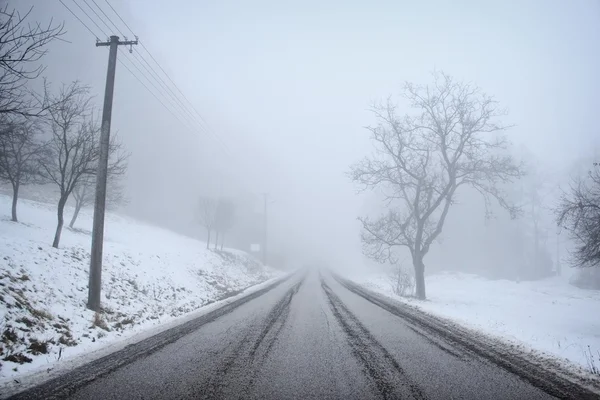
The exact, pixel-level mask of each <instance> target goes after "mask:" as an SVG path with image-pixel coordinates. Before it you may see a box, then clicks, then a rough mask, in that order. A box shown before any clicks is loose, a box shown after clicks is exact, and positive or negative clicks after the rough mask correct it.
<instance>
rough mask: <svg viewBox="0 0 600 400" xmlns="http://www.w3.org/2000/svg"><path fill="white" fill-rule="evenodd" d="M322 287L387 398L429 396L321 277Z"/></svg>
mask: <svg viewBox="0 0 600 400" xmlns="http://www.w3.org/2000/svg"><path fill="white" fill-rule="evenodd" d="M321 287H322V288H323V290H324V291H325V294H326V295H327V299H328V301H329V305H330V307H331V310H332V312H333V315H334V316H335V318H336V320H337V321H338V322H339V323H340V325H341V327H342V329H343V331H344V333H345V334H346V338H347V340H348V343H349V344H350V347H351V348H352V351H353V353H354V356H355V357H356V358H357V359H358V360H359V362H360V363H361V364H362V367H363V370H364V371H365V373H366V375H367V376H368V377H369V378H370V379H371V380H372V381H373V383H374V385H375V387H376V388H377V390H378V391H379V393H380V395H381V397H382V398H383V399H399V398H401V399H426V396H425V395H424V394H423V392H422V391H421V390H420V388H419V387H418V386H417V385H416V384H414V383H413V382H411V381H410V379H409V378H408V376H407V375H406V372H405V371H404V369H403V368H402V367H401V366H400V364H398V362H397V361H396V360H395V359H394V357H393V356H392V355H391V354H390V353H389V352H388V351H387V350H386V349H385V348H384V347H383V346H382V345H381V344H380V343H379V342H378V341H377V340H376V339H375V338H374V337H373V335H372V334H371V333H370V332H369V331H368V330H367V328H365V326H364V325H363V324H362V323H361V322H360V321H359V320H358V319H357V318H356V317H355V316H354V315H353V314H352V313H351V312H350V310H348V308H347V307H346V306H345V305H344V304H343V303H342V301H341V300H340V298H339V297H338V296H337V295H336V294H335V293H333V291H332V290H331V288H330V287H329V286H328V285H327V284H326V283H325V281H324V280H323V278H322V277H321Z"/></svg>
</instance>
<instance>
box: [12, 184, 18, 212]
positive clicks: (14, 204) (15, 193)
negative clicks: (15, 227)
mask: <svg viewBox="0 0 600 400" xmlns="http://www.w3.org/2000/svg"><path fill="white" fill-rule="evenodd" d="M12 187H13V198H12V221H13V222H19V220H18V219H17V201H18V200H19V183H18V182H17V183H16V184H13V185H12Z"/></svg>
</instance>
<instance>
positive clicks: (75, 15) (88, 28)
mask: <svg viewBox="0 0 600 400" xmlns="http://www.w3.org/2000/svg"><path fill="white" fill-rule="evenodd" d="M58 1H60V4H62V5H63V6H64V7H65V8H66V9H67V10H69V12H70V13H71V14H72V15H73V16H74V17H75V18H77V20H78V21H79V22H81V25H83V26H85V28H86V29H87V30H88V31H89V32H90V33H91V34H92V36H94V37H95V38H96V40H98V36H97V35H96V34H95V33H94V32H93V31H92V30H91V29H90V27H89V26H87V25H86V24H85V22H83V21H82V20H81V18H79V17H78V16H77V14H75V13H74V12H73V10H71V9H70V8H69V7H67V5H66V4H65V3H63V1H62V0H58Z"/></svg>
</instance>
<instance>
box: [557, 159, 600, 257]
mask: <svg viewBox="0 0 600 400" xmlns="http://www.w3.org/2000/svg"><path fill="white" fill-rule="evenodd" d="M556 216H557V222H558V225H559V226H560V227H562V228H564V229H566V230H567V232H568V233H569V236H570V237H571V239H572V240H573V241H574V242H575V244H576V249H575V251H574V252H573V255H572V263H573V266H575V267H593V266H600V167H596V168H595V169H594V170H593V171H589V172H588V175H587V176H585V177H578V178H575V179H574V181H573V183H572V184H571V189H570V192H565V193H563V195H562V197H561V199H560V203H559V205H558V207H557V209H556Z"/></svg>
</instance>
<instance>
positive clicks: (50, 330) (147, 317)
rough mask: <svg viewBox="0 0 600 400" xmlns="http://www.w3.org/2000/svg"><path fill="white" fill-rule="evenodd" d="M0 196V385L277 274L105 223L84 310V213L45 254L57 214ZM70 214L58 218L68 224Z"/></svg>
mask: <svg viewBox="0 0 600 400" xmlns="http://www.w3.org/2000/svg"><path fill="white" fill-rule="evenodd" d="M9 211H10V198H8V197H7V196H3V195H0V218H1V220H0V381H1V380H6V379H8V378H14V377H18V376H19V375H22V374H23V373H26V372H31V371H34V370H40V369H47V368H51V367H52V365H53V364H55V363H56V362H57V361H59V360H61V361H64V360H66V359H70V358H72V357H74V356H76V355H79V354H81V353H87V352H89V351H92V350H94V349H99V348H102V347H104V346H107V345H108V344H111V343H114V342H115V341H121V340H124V339H126V338H129V337H131V336H132V335H136V334H138V333H140V332H142V331H146V330H148V329H151V328H153V327H155V326H157V325H162V324H165V323H168V322H172V321H173V320H175V319H177V318H178V317H181V316H183V315H186V314H188V313H190V312H192V311H194V310H197V309H198V308H200V307H202V306H204V305H207V304H209V303H211V302H214V301H216V300H219V299H221V298H224V297H227V296H230V295H234V294H236V293H238V292H239V291H241V290H243V289H245V288H248V287H250V286H252V285H256V284H258V283H260V282H264V281H266V280H268V279H271V278H274V277H277V276H279V275H281V274H280V273H279V272H277V271H275V270H272V269H270V268H264V267H263V266H262V265H261V264H260V263H259V262H258V261H257V260H255V259H254V258H252V257H251V256H250V255H248V254H246V253H244V252H240V251H235V250H226V251H224V252H219V251H212V250H210V251H209V250H206V247H205V245H206V244H205V243H203V242H200V241H198V240H195V239H192V238H189V237H186V236H183V235H179V234H176V233H173V232H171V231H168V230H165V229H161V228H157V227H154V226H151V225H148V224H144V223H140V222H138V221H135V220H133V219H130V218H126V217H122V216H117V215H114V214H109V215H107V223H106V231H105V232H106V233H105V245H104V269H103V276H102V286H103V287H102V289H103V292H102V304H103V307H104V309H105V311H104V312H102V313H100V314H98V315H96V314H95V313H94V312H92V311H90V310H88V309H86V307H85V304H86V301H87V284H88V268H89V257H90V254H89V253H90V229H91V225H92V217H91V212H86V211H83V212H82V214H81V216H80V219H79V220H78V222H77V224H76V226H77V227H80V229H78V230H70V229H68V228H65V229H64V230H63V235H62V240H61V245H60V248H59V249H54V248H52V247H51V243H52V239H53V235H54V229H55V228H56V211H55V206H53V205H49V204H44V203H40V202H34V201H27V200H21V201H20V202H19V214H20V220H21V222H19V223H13V222H10V221H9V220H8V217H7V215H9V214H8V213H9ZM70 212H71V210H70V209H68V208H67V211H66V214H67V216H68V217H70V215H69V213H70Z"/></svg>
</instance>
